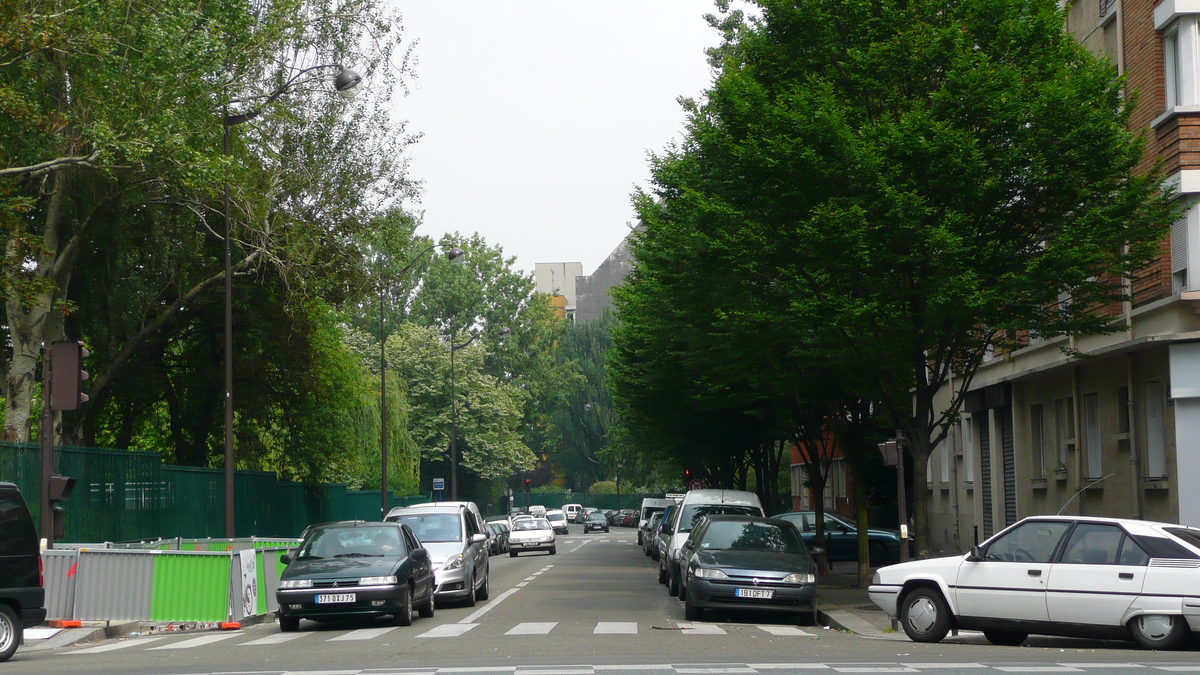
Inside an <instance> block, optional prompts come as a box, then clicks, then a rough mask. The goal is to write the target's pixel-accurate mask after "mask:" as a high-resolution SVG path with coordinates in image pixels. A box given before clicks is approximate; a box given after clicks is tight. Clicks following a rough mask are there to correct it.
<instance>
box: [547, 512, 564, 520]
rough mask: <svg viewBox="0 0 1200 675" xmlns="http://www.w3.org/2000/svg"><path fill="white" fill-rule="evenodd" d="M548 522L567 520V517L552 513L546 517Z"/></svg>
mask: <svg viewBox="0 0 1200 675" xmlns="http://www.w3.org/2000/svg"><path fill="white" fill-rule="evenodd" d="M546 519H547V520H566V519H567V516H566V515H565V514H562V513H550V514H547V515H546Z"/></svg>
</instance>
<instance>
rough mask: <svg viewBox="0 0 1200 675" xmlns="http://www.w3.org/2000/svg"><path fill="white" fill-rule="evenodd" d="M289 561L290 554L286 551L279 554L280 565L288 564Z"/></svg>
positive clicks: (290, 560)
mask: <svg viewBox="0 0 1200 675" xmlns="http://www.w3.org/2000/svg"><path fill="white" fill-rule="evenodd" d="M291 562H292V556H290V555H288V554H286V553H281V554H279V564H280V565H288V564H290V563H291Z"/></svg>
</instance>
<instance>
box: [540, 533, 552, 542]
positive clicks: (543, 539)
mask: <svg viewBox="0 0 1200 675" xmlns="http://www.w3.org/2000/svg"><path fill="white" fill-rule="evenodd" d="M542 541H554V535H552V534H548V535H546V536H544V537H542Z"/></svg>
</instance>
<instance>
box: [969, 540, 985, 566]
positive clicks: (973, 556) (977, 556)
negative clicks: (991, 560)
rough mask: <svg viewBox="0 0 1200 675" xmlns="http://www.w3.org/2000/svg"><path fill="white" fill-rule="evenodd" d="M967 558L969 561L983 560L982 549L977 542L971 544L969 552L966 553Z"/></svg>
mask: <svg viewBox="0 0 1200 675" xmlns="http://www.w3.org/2000/svg"><path fill="white" fill-rule="evenodd" d="M967 560H969V561H971V562H979V561H980V560H983V549H981V548H979V545H978V544H976V545H974V546H972V547H971V552H970V553H968V554H967Z"/></svg>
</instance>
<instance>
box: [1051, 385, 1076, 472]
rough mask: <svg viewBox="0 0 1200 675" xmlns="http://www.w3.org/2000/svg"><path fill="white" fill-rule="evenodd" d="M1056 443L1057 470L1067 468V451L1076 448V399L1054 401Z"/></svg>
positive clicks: (1068, 398) (1055, 468)
mask: <svg viewBox="0 0 1200 675" xmlns="http://www.w3.org/2000/svg"><path fill="white" fill-rule="evenodd" d="M1054 445H1055V447H1056V448H1057V450H1058V457H1057V460H1056V461H1057V465H1056V466H1055V467H1054V470H1055V471H1066V470H1067V451H1068V450H1074V449H1075V399H1074V398H1072V397H1070V396H1068V397H1067V398H1060V399H1058V400H1057V401H1055V402H1054Z"/></svg>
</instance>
